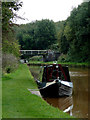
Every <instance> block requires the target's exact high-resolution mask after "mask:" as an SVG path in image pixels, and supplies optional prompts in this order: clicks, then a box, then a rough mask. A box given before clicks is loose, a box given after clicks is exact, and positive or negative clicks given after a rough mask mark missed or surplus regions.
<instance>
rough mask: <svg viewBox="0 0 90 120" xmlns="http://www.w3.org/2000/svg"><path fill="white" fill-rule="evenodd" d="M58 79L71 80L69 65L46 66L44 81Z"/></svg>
mask: <svg viewBox="0 0 90 120" xmlns="http://www.w3.org/2000/svg"><path fill="white" fill-rule="evenodd" d="M56 79H60V80H63V81H68V82H70V76H69V70H68V67H65V66H61V64H52V65H46V66H44V71H43V78H42V82H53V81H54V80H56Z"/></svg>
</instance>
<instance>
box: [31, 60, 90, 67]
mask: <svg viewBox="0 0 90 120" xmlns="http://www.w3.org/2000/svg"><path fill="white" fill-rule="evenodd" d="M29 63H31V64H53V62H43V61H29ZM57 63H58V64H62V65H68V66H78V67H90V63H76V62H59V61H58V62H57Z"/></svg>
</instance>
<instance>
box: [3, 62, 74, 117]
mask: <svg viewBox="0 0 90 120" xmlns="http://www.w3.org/2000/svg"><path fill="white" fill-rule="evenodd" d="M28 89H37V85H36V83H35V81H34V79H33V77H32V75H31V73H30V71H29V68H28V67H27V65H26V64H20V66H19V68H18V70H16V71H15V72H13V73H10V74H6V75H4V76H3V78H2V100H3V102H2V114H3V115H2V117H3V118H73V117H71V116H69V115H68V114H67V113H64V112H62V111H60V110H59V109H58V108H54V107H52V106H50V105H49V104H48V103H47V102H46V101H45V100H43V99H42V98H40V97H39V96H37V95H34V94H32V93H31V92H30V91H29V90H28Z"/></svg>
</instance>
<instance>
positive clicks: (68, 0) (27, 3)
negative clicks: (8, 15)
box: [15, 0, 83, 24]
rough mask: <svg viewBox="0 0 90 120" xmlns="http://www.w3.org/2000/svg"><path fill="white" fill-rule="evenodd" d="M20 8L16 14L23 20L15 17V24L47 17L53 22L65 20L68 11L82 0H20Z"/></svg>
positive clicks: (68, 13)
mask: <svg viewBox="0 0 90 120" xmlns="http://www.w3.org/2000/svg"><path fill="white" fill-rule="evenodd" d="M21 1H23V6H22V8H21V9H20V10H19V11H18V15H19V16H21V17H22V18H25V20H21V19H16V20H15V22H16V23H17V24H26V23H30V22H34V21H36V20H42V19H49V20H53V21H54V22H58V21H62V20H66V19H67V17H69V16H70V11H72V9H73V8H74V7H78V5H80V4H81V3H82V1H83V0H21Z"/></svg>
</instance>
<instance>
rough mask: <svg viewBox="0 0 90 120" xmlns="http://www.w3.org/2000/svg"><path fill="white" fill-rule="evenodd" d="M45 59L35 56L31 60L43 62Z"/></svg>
mask: <svg viewBox="0 0 90 120" xmlns="http://www.w3.org/2000/svg"><path fill="white" fill-rule="evenodd" d="M42 59H43V57H42V56H33V57H31V58H30V61H42Z"/></svg>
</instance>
